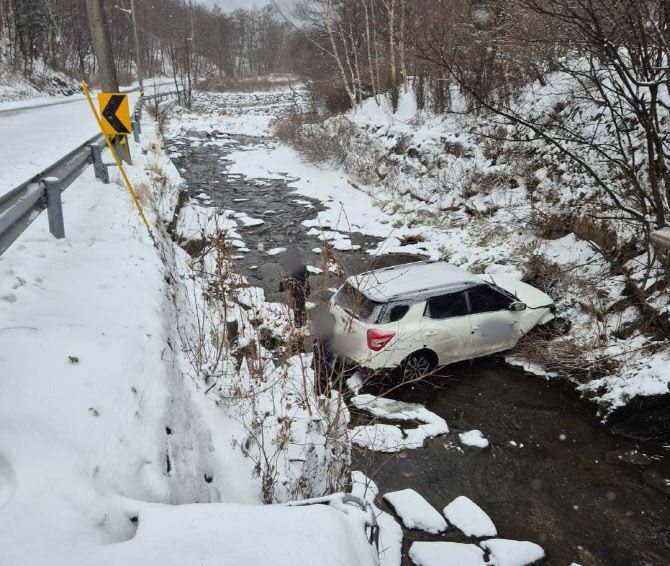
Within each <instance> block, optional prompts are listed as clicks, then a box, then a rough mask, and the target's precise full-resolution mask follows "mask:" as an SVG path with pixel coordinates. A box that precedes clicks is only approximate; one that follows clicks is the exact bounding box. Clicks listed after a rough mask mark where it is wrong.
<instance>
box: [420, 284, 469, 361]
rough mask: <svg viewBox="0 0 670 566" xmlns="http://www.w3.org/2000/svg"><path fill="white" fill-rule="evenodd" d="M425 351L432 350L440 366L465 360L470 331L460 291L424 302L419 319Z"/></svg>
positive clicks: (463, 295) (466, 307)
mask: <svg viewBox="0 0 670 566" xmlns="http://www.w3.org/2000/svg"><path fill="white" fill-rule="evenodd" d="M421 335H422V337H423V343H424V348H429V349H431V350H433V351H434V352H435V353H436V354H437V356H438V360H439V364H440V365H446V364H451V363H453V362H458V361H460V360H464V359H466V358H467V357H468V355H469V354H468V351H469V345H470V338H471V329H470V317H469V313H468V303H467V299H466V297H465V293H464V292H463V291H460V292H457V293H449V294H445V295H439V296H436V297H432V298H430V299H428V300H427V301H426V309H425V311H424V313H423V317H422V319H421Z"/></svg>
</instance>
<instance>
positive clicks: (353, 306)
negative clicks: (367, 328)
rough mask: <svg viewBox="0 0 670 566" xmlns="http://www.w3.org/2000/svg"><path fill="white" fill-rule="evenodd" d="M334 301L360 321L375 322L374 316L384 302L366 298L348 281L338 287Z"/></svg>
mask: <svg viewBox="0 0 670 566" xmlns="http://www.w3.org/2000/svg"><path fill="white" fill-rule="evenodd" d="M335 302H336V303H337V304H338V305H339V306H340V307H341V308H342V309H344V310H345V311H346V312H347V313H348V314H350V315H351V316H353V317H354V318H356V319H357V320H360V321H361V322H376V320H375V319H376V316H377V313H378V312H379V310H380V308H381V307H382V306H383V304H384V303H378V302H377V301H373V300H371V299H368V298H367V297H366V296H365V295H364V294H363V293H361V292H360V291H359V290H358V289H355V288H354V287H352V286H351V285H349V284H348V283H345V284H344V285H342V287H340V290H339V291H338V292H337V295H335Z"/></svg>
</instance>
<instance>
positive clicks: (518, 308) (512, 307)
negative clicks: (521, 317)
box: [509, 301, 526, 312]
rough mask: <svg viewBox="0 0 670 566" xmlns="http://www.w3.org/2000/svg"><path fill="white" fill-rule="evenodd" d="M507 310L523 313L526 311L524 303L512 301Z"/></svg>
mask: <svg viewBox="0 0 670 566" xmlns="http://www.w3.org/2000/svg"><path fill="white" fill-rule="evenodd" d="M509 310H511V311H516V312H519V311H525V310H526V303H522V302H521V301H514V302H513V303H512V304H511V305H510V306H509Z"/></svg>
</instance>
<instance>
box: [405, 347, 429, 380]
mask: <svg viewBox="0 0 670 566" xmlns="http://www.w3.org/2000/svg"><path fill="white" fill-rule="evenodd" d="M436 366H437V362H436V361H435V358H434V357H433V356H431V355H430V353H428V352H414V353H413V354H411V355H409V356H407V357H406V358H405V359H404V360H403V362H402V364H401V365H400V368H398V369H399V370H400V371H399V374H400V378H401V379H402V381H415V380H417V379H421V378H422V377H424V376H426V375H428V374H429V373H430V372H431V371H433V370H434V369H435V367H436Z"/></svg>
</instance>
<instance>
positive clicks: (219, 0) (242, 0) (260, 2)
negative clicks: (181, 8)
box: [197, 0, 272, 12]
mask: <svg viewBox="0 0 670 566" xmlns="http://www.w3.org/2000/svg"><path fill="white" fill-rule="evenodd" d="M197 1H198V2H200V3H201V4H208V5H209V6H217V5H218V6H220V7H221V9H222V10H223V11H224V12H228V11H232V10H236V9H237V8H257V7H259V6H265V4H270V3H271V2H272V0H197Z"/></svg>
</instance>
